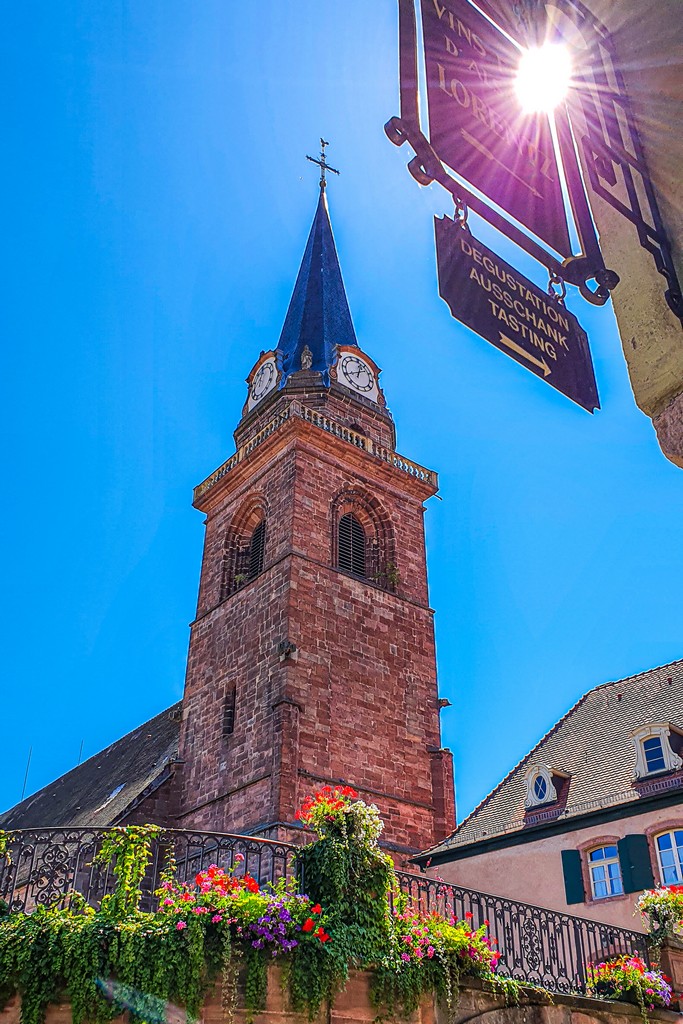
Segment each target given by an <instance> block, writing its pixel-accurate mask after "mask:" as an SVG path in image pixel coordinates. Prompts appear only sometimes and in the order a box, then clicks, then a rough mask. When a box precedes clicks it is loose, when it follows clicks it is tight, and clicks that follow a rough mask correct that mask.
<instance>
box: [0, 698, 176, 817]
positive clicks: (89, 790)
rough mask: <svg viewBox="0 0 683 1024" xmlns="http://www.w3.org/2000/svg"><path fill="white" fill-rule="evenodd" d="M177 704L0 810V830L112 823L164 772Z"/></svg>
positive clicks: (172, 749) (171, 754)
mask: <svg viewBox="0 0 683 1024" xmlns="http://www.w3.org/2000/svg"><path fill="white" fill-rule="evenodd" d="M181 707H182V704H181V703H180V702H179V703H178V704H174V705H173V707H171V708H168V709H167V710H166V711H162V712H161V714H159V715H156V716H155V717H154V718H151V719H150V720H149V721H148V722H145V723H144V724H143V725H141V726H139V727H138V728H137V729H134V730H133V732H129V733H128V735H127V736H123V737H122V738H121V739H120V740H117V741H116V742H115V743H112V744H111V745H110V746H108V747H106V748H105V749H104V750H101V751H100V752H99V754H95V756H94V757H91V758H89V759H88V760H87V761H84V762H83V764H80V765H78V767H77V768H72V769H71V771H70V772H67V773H66V775H62V776H61V777H60V778H58V779H56V780H55V781H54V782H51V783H50V784H49V785H48V786H44V787H43V789H40V790H38V792H37V793H34V794H33V796H30V797H28V798H27V799H26V800H22V801H21V803H19V804H16V806H15V807H12V808H10V810H9V811H5V813H4V814H0V828H2V829H33V828H48V827H55V828H59V827H63V826H82V827H92V828H106V827H108V826H110V825H114V824H116V823H117V822H118V821H119V820H120V819H121V818H122V817H123V816H124V814H125V813H126V812H127V811H128V810H129V809H131V805H132V804H134V803H135V802H136V801H138V800H139V799H140V798H141V797H142V796H143V795H146V791H149V792H151V791H153V790H154V789H155V788H156V786H157V785H159V784H160V782H162V781H163V780H164V779H165V778H166V775H167V772H166V769H167V767H168V765H169V763H170V762H171V761H172V760H174V759H175V757H176V755H177V753H178V735H179V731H180V711H181Z"/></svg>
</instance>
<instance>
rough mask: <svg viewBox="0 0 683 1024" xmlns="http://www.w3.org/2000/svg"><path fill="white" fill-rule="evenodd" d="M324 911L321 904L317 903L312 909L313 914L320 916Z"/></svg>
mask: <svg viewBox="0 0 683 1024" xmlns="http://www.w3.org/2000/svg"><path fill="white" fill-rule="evenodd" d="M322 909H323V908H322V907H321V906H320V904H319V903H316V905H315V906H314V907H311V913H312V914H320V913H322Z"/></svg>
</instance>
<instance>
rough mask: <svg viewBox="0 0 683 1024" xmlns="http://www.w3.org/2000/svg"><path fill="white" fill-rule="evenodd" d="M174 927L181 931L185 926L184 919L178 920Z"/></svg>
mask: <svg viewBox="0 0 683 1024" xmlns="http://www.w3.org/2000/svg"><path fill="white" fill-rule="evenodd" d="M176 928H177V929H178V931H179V932H181V931H182V930H183V928H187V924H186V922H185V921H178V924H177V925H176Z"/></svg>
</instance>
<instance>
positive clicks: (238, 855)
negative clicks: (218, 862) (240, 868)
mask: <svg viewBox="0 0 683 1024" xmlns="http://www.w3.org/2000/svg"><path fill="white" fill-rule="evenodd" d="M243 860H244V854H243V853H236V854H235V864H241V863H242V861H243Z"/></svg>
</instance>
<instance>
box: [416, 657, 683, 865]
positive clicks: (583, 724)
mask: <svg viewBox="0 0 683 1024" xmlns="http://www.w3.org/2000/svg"><path fill="white" fill-rule="evenodd" d="M651 722H669V723H671V724H672V725H674V726H677V728H678V729H680V730H683V661H674V662H671V664H669V665H662V666H661V667H659V668H653V669H649V670H648V671H647V672H641V673H639V674H638V675H635V676H629V677H628V678H626V679H619V680H617V681H615V682H611V683H603V684H602V685H600V686H596V687H595V688H594V689H592V690H589V691H588V693H586V694H584V696H583V697H581V699H580V700H579V701H578V702H577V703H576V704H575V705H574V707H572V708H570V710H569V711H568V712H567V714H566V715H564V717H563V718H561V719H560V720H559V722H557V724H556V725H554V726H553V728H552V729H551V730H550V732H548V733H547V734H546V735H545V736H544V737H543V739H542V740H541V741H540V743H538V744H537V745H536V746H535V747H534V748H533V750H532V751H531V752H530V753H529V754H527V756H526V757H524V758H523V759H522V760H521V761H520V762H519V764H518V765H517V766H516V767H515V768H513V769H512V771H511V772H509V774H508V775H506V776H505V778H504V779H503V780H502V782H500V783H499V784H498V785H497V786H496V788H495V789H494V790H493V791H492V792H491V793H489V795H488V796H487V797H485V798H484V800H482V802H481V803H480V804H479V806H478V807H475V809H474V810H473V811H472V813H471V814H469V815H468V816H467V817H466V818H465V819H464V820H463V821H462V822H461V823H460V824H459V825H458V826H457V828H456V829H455V831H454V832H452V833H451V835H450V836H448V837H447V838H446V839H444V840H443V842H441V843H439V844H438V845H437V846H435V847H433V848H432V849H431V850H428V851H425V854H424V855H422V856H421V857H420V860H421V861H422V860H423V858H424V859H425V860H426V859H427V858H428V857H432V858H435V859H436V860H437V861H438V862H443V861H447V860H449V859H450V857H449V854H450V855H452V856H453V858H456V857H461V856H473V855H475V854H476V853H477V852H479V849H480V848H481V846H482V845H483V844H485V843H486V844H488V843H490V842H491V840H496V841H497V842H498V843H499V844H502V845H505V841H506V840H507V839H508V838H509V839H510V841H511V842H518V841H519V837H520V833H523V832H529V831H530V830H531V829H533V828H534V827H536V826H544V827H546V828H548V827H554V828H555V829H557V830H558V831H561V830H562V828H563V826H564V823H569V822H570V821H571V819H572V818H578V817H581V816H583V815H586V814H590V813H592V812H595V811H599V810H601V809H604V808H614V807H618V806H621V805H626V804H633V803H634V802H637V801H639V800H642V799H643V798H644V797H647V796H654V795H655V794H656V795H662V796H666V795H669V794H670V793H671V791H677V792H678V794H679V797H680V799H681V801H683V789H682V788H681V786H682V785H683V777H682V773H681V772H676V773H674V774H673V775H670V776H664V777H662V776H659V777H658V778H657V780H654V779H653V780H652V781H650V782H648V781H647V780H643V781H641V782H639V783H638V784H637V785H634V782H635V778H634V767H635V751H634V748H633V743H632V740H631V738H630V734H631V733H632V732H633V730H635V729H637V728H638V727H639V726H641V725H647V724H648V723H651ZM537 765H543V766H547V767H549V768H550V770H551V771H552V772H558V773H560V775H561V776H567V777H568V779H567V783H566V784H565V785H563V786H562V787H561V792H560V789H559V788H558V794H559V799H558V801H557V805H558V806H556V807H555V808H554V809H553V806H552V805H548V809H547V810H546V808H545V806H542V807H539V808H532V809H530V810H527V808H526V806H525V798H526V779H527V775H528V773H529V771H530V770H531V769H532V768H534V767H535V766H537ZM530 838H531V836H530Z"/></svg>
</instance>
